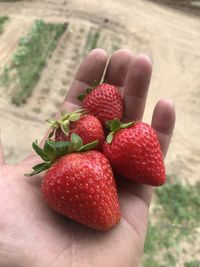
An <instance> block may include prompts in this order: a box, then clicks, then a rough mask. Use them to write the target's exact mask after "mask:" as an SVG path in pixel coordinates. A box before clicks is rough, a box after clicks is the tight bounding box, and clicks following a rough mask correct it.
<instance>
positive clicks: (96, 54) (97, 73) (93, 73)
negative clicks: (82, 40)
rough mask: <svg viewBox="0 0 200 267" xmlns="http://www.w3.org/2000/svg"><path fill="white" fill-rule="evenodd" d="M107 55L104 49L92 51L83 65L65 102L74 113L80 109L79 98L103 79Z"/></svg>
mask: <svg viewBox="0 0 200 267" xmlns="http://www.w3.org/2000/svg"><path fill="white" fill-rule="evenodd" d="M107 58H108V57H107V54H106V52H105V51H104V50H102V49H94V50H92V51H91V52H90V53H89V54H88V55H87V56H86V58H85V59H84V60H83V62H82V63H81V65H80V67H79V69H78V71H77V73H76V75H75V80H74V82H73V83H72V86H71V88H70V90H69V92H68V94H67V97H66V99H65V101H64V105H65V108H66V109H67V110H68V111H72V110H74V109H77V108H79V107H80V101H79V100H78V99H77V97H78V96H79V95H80V94H81V93H82V92H83V91H84V89H86V88H87V87H89V86H91V85H92V84H93V83H94V82H95V81H96V82H97V83H99V82H100V81H101V79H102V76H103V73H104V69H105V66H106V62H107Z"/></svg>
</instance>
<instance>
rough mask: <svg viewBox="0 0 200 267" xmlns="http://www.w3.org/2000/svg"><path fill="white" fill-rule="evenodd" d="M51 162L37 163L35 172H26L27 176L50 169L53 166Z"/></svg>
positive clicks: (34, 168)
mask: <svg viewBox="0 0 200 267" xmlns="http://www.w3.org/2000/svg"><path fill="white" fill-rule="evenodd" d="M51 165H52V164H51V163H50V162H49V163H47V162H44V163H40V164H37V165H35V166H34V167H33V170H34V171H33V172H31V173H26V174H24V175H25V176H33V175H36V174H38V173H40V172H43V171H45V170H47V169H49V168H50V167H51Z"/></svg>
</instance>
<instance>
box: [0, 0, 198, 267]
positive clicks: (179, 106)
mask: <svg viewBox="0 0 200 267" xmlns="http://www.w3.org/2000/svg"><path fill="white" fill-rule="evenodd" d="M0 15H8V16H9V17H10V22H8V23H7V25H6V28H5V32H4V33H3V34H2V35H1V36H0V66H1V67H2V66H4V65H5V63H9V61H10V59H11V54H12V52H13V51H14V49H15V48H16V46H17V41H18V39H19V37H21V36H22V35H24V34H26V32H27V30H28V28H29V27H30V26H31V24H32V23H33V21H34V20H35V19H38V18H41V19H44V20H46V21H51V22H58V21H61V22H68V23H69V27H68V30H67V31H66V32H65V33H64V35H63V36H62V39H61V40H60V42H59V44H58V46H57V48H56V50H55V52H54V53H53V55H52V57H51V59H50V60H49V61H48V64H47V66H46V68H45V69H44V71H43V73H42V75H41V79H40V81H39V82H38V84H37V85H36V87H35V90H34V93H33V95H32V97H31V98H30V99H29V100H28V101H27V103H26V104H25V105H24V106H21V107H20V108H17V107H15V106H13V105H12V104H11V103H10V99H9V95H8V94H7V92H5V91H4V90H3V89H2V88H1V93H0V95H1V97H0V126H1V136H2V142H3V144H4V149H5V156H6V160H7V162H9V163H17V162H19V161H20V160H22V159H23V158H24V157H25V156H26V155H27V154H28V153H30V151H31V143H32V141H33V140H35V139H36V138H38V139H41V138H42V136H43V135H44V133H45V131H46V130H47V127H46V126H45V124H44V123H43V119H46V118H48V117H51V116H53V114H55V112H56V110H57V109H58V107H59V105H60V103H61V102H62V100H63V98H64V95H65V94H66V92H67V90H68V88H69V86H70V83H71V81H72V78H73V75H74V73H75V71H76V69H77V67H78V64H79V63H80V61H81V59H82V58H83V57H84V55H85V53H86V52H87V50H88V47H87V38H88V34H89V33H90V32H91V31H95V30H100V33H101V34H100V38H99V40H98V46H99V47H102V48H104V49H105V50H106V51H108V52H109V53H111V52H112V51H113V50H115V49H116V48H117V47H123V48H129V49H131V50H132V51H133V52H134V53H146V54H148V55H149V56H150V57H151V59H152V61H153V63H154V71H153V77H152V82H151V88H150V92H149V98H148V101H147V107H146V113H145V116H144V120H145V121H147V122H150V120H151V114H152V111H153V108H154V106H155V104H156V102H157V101H158V100H159V99H160V98H172V99H173V100H174V101H175V104H176V110H177V124H176V129H175V133H174V137H173V140H172V144H171V147H170V150H169V153H168V156H167V159H166V166H167V172H168V174H171V175H174V176H175V177H176V178H177V179H180V180H183V181H188V182H189V183H194V182H195V181H197V180H199V173H200V139H198V133H199V132H200V123H199V122H200V121H199V117H200V108H199V105H200V79H199V67H200V50H199V43H200V32H199V29H200V19H199V18H198V17H197V16H195V17H193V16H190V15H189V14H183V13H181V12H179V11H177V10H176V11H174V10H172V9H168V8H167V7H163V6H159V5H156V4H154V3H152V2H148V1H144V0H137V1H133V0H124V1H114V0H107V1H101V5H99V1H91V0H74V1H65V0H59V1H58V0H44V1H39V0H38V1H37V0H34V1H18V2H16V3H8V2H0ZM105 19H108V20H109V21H108V22H107V23H105ZM177 266H178V265H177Z"/></svg>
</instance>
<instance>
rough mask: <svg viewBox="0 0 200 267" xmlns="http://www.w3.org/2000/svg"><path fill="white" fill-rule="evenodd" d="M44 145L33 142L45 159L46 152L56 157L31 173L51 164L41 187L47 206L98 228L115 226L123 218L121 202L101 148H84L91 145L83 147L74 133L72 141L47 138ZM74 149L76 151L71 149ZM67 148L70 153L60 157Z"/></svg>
mask: <svg viewBox="0 0 200 267" xmlns="http://www.w3.org/2000/svg"><path fill="white" fill-rule="evenodd" d="M61 143H62V147H61ZM94 144H95V142H93V145H94ZM45 146H46V150H45V147H44V149H43V150H41V149H40V148H39V147H38V146H37V144H35V143H34V148H35V150H36V151H37V152H39V154H40V155H42V158H44V155H45V157H47V158H48V156H49V160H50V158H52V159H53V160H52V161H51V160H50V161H49V162H48V161H47V162H45V163H41V164H39V165H37V166H35V167H34V172H33V173H32V174H30V175H34V174H36V173H39V172H40V171H42V170H44V169H45V168H49V167H50V168H49V170H48V171H47V172H46V174H45V176H44V179H43V182H42V186H41V191H42V194H43V196H44V199H45V200H46V202H47V203H48V205H49V206H50V207H51V208H52V209H54V210H55V211H57V212H58V213H60V214H62V215H64V216H66V217H68V218H70V219H73V220H75V221H77V222H79V223H82V224H85V225H87V226H90V227H92V228H95V229H99V230H108V229H110V228H111V227H113V226H114V225H116V224H117V223H118V222H119V220H120V210H119V203H118V197H117V190H116V185H115V180H114V177H113V173H112V169H111V166H110V164H109V161H108V160H107V159H106V157H105V156H104V155H103V154H101V153H100V152H98V151H85V150H87V149H90V148H91V147H90V145H85V146H82V141H81V138H80V137H78V136H77V135H75V134H72V137H71V142H55V141H51V140H47V141H46V144H45ZM74 150H75V151H77V152H72V151H74ZM64 151H65V153H68V152H71V153H69V154H67V155H64V156H62V157H61V158H59V155H62V154H64ZM56 153H57V156H56ZM53 155H54V156H53ZM42 164H43V166H44V167H43V168H42V170H41V167H42ZM45 164H46V165H45ZM45 166H46V167H45Z"/></svg>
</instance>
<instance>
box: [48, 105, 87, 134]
mask: <svg viewBox="0 0 200 267" xmlns="http://www.w3.org/2000/svg"><path fill="white" fill-rule="evenodd" d="M85 114H86V110H85V109H78V110H76V111H74V112H64V111H62V112H61V117H60V119H58V120H54V119H48V120H46V122H47V124H48V125H49V126H50V127H51V128H52V131H51V132H50V134H49V138H51V137H52V136H53V135H54V133H55V130H56V129H58V128H61V130H62V131H63V133H64V134H65V135H66V136H69V130H70V123H71V122H75V121H78V120H79V119H80V118H81V116H83V115H85Z"/></svg>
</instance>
